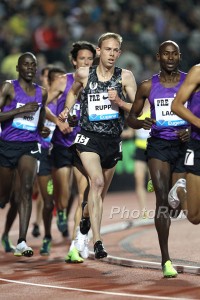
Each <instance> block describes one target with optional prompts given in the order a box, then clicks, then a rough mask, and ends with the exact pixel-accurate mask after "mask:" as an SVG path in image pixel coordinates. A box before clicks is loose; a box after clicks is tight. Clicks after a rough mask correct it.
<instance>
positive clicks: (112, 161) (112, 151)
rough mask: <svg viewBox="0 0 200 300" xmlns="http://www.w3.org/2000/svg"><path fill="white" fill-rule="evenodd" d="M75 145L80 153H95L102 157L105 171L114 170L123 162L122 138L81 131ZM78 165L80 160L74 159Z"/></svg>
mask: <svg viewBox="0 0 200 300" xmlns="http://www.w3.org/2000/svg"><path fill="white" fill-rule="evenodd" d="M74 144H75V145H76V149H77V150H78V151H79V152H94V153H97V154H98V155H99V156H100V161H101V166H102V168H103V169H111V168H113V167H114V166H115V165H116V164H117V162H118V161H119V160H122V141H121V138H120V137H112V136H104V135H102V136H101V135H100V134H97V133H93V132H89V131H85V130H81V131H80V133H78V134H77V136H76V138H75V141H74ZM74 159H75V160H76V162H77V163H80V159H78V158H77V155H76V156H75V157H74Z"/></svg>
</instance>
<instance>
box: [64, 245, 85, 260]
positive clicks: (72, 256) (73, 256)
mask: <svg viewBox="0 0 200 300" xmlns="http://www.w3.org/2000/svg"><path fill="white" fill-rule="evenodd" d="M65 262H66V263H73V264H80V263H83V262H84V260H83V259H82V257H80V256H79V253H78V250H77V249H76V248H75V247H74V248H73V249H72V250H71V251H69V252H68V254H67V256H66V257H65Z"/></svg>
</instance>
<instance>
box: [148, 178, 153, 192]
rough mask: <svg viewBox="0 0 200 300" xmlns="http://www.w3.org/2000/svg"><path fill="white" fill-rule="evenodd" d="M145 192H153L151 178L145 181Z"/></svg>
mask: <svg viewBox="0 0 200 300" xmlns="http://www.w3.org/2000/svg"><path fill="white" fill-rule="evenodd" d="M147 192H149V193H152V192H154V187H153V183H152V180H151V179H150V180H149V181H148V183H147Z"/></svg>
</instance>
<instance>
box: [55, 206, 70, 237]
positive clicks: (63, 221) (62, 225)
mask: <svg viewBox="0 0 200 300" xmlns="http://www.w3.org/2000/svg"><path fill="white" fill-rule="evenodd" d="M56 223H57V227H58V230H59V231H60V232H61V233H63V232H65V231H66V230H67V228H68V224H67V216H66V212H65V210H58V211H57V220H56Z"/></svg>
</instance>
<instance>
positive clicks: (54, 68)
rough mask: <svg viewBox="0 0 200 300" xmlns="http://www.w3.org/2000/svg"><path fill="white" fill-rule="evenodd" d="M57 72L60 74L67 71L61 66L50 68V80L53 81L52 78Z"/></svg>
mask: <svg viewBox="0 0 200 300" xmlns="http://www.w3.org/2000/svg"><path fill="white" fill-rule="evenodd" d="M55 73H59V74H61V75H62V74H65V73H66V71H65V70H64V69H62V68H59V67H52V68H50V69H49V72H48V80H49V81H50V82H51V81H52V79H53V75H54V74H55Z"/></svg>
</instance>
